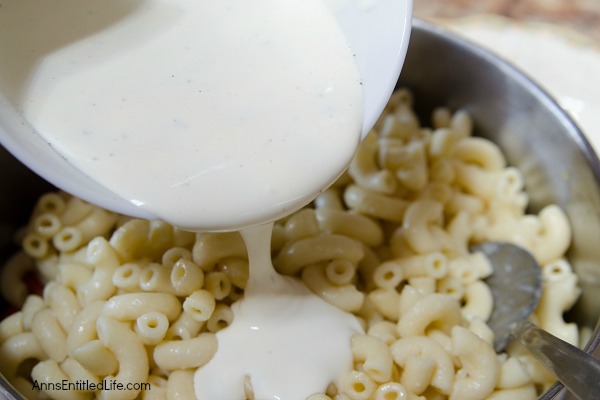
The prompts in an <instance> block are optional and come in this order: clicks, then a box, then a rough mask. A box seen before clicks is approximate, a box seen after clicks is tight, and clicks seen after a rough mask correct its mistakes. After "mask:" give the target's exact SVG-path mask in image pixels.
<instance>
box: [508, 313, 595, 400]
mask: <svg viewBox="0 0 600 400" xmlns="http://www.w3.org/2000/svg"><path fill="white" fill-rule="evenodd" d="M511 334H512V335H513V336H514V337H515V339H517V340H518V341H519V342H520V343H521V344H522V345H524V346H525V347H526V348H527V350H529V351H530V352H531V354H533V355H534V356H535V357H536V358H537V359H538V360H539V361H540V362H541V363H542V364H543V365H544V366H545V367H546V368H547V369H548V370H549V371H550V372H552V373H553V374H554V375H555V376H556V377H557V378H558V380H559V381H560V382H561V383H562V384H563V385H564V386H565V387H566V388H567V389H568V390H569V391H570V392H571V393H572V394H573V395H574V396H575V397H577V398H578V399H580V400H591V399H597V398H598V393H600V360H598V359H597V358H594V357H593V356H592V355H590V354H587V353H586V352H584V351H583V350H581V349H578V348H577V347H575V346H573V345H571V344H569V343H567V342H565V341H563V340H561V339H559V338H557V337H555V336H552V335H551V334H549V333H548V332H546V331H544V330H542V329H541V328H538V327H537V326H535V325H533V324H532V323H530V322H529V321H527V320H521V321H519V322H516V323H515V324H514V325H513V326H512V332H511Z"/></svg>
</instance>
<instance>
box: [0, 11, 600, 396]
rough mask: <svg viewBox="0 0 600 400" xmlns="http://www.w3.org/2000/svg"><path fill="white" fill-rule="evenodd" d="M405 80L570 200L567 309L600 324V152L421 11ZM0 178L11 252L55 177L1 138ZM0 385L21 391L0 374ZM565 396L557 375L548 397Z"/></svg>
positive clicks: (537, 197)
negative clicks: (574, 291)
mask: <svg viewBox="0 0 600 400" xmlns="http://www.w3.org/2000/svg"><path fill="white" fill-rule="evenodd" d="M399 86H402V87H408V88H410V89H411V90H412V91H413V93H414V97H415V105H416V107H417V110H418V112H419V113H420V115H421V116H422V118H423V120H424V121H425V120H428V118H429V115H430V112H431V111H432V109H433V108H434V107H436V106H440V105H446V106H449V107H451V108H459V107H461V108H466V109H468V110H469V111H470V112H471V114H472V115H473V117H474V120H475V126H476V132H477V134H479V135H481V136H485V137H488V138H490V139H492V140H493V141H495V142H496V143H498V144H499V145H500V146H501V147H502V149H503V150H504V152H505V153H506V155H507V157H508V159H509V162H510V163H511V164H512V165H515V166H517V167H518V168H520V169H521V170H522V171H523V173H524V175H525V179H526V185H527V191H528V193H529V194H530V196H531V208H532V211H535V210H537V209H539V208H540V207H542V206H544V205H546V204H548V203H556V204H559V205H560V206H562V207H563V208H564V209H565V210H566V212H567V214H568V216H569V218H570V220H571V222H572V228H573V245H572V248H571V250H570V252H569V256H570V261H571V263H572V265H573V267H574V269H575V270H576V272H577V274H578V275H579V278H580V285H581V286H582V288H583V294H582V296H581V299H580V301H579V302H578V303H577V305H576V306H575V308H574V310H573V311H572V312H570V313H569V315H568V316H567V318H568V319H569V320H573V321H576V322H578V323H580V324H585V325H587V326H590V327H595V326H596V325H597V321H598V316H599V315H600V290H599V289H600V246H598V245H597V243H600V185H599V182H600V162H599V161H598V159H597V158H596V156H595V155H594V153H593V150H592V149H591V147H590V145H589V143H588V142H587V141H586V140H585V139H584V137H583V136H582V135H581V132H580V131H579V130H578V128H577V127H576V126H575V125H574V124H573V122H572V121H571V120H570V119H569V118H568V116H567V115H566V114H565V113H564V112H563V111H562V110H561V109H560V108H559V106H558V105H557V104H556V103H555V102H554V101H553V100H552V99H551V98H549V97H548V96H547V95H546V94H545V93H544V92H543V91H542V90H541V89H540V88H539V87H538V86H536V84H535V83H533V81H532V80H531V79H530V78H528V77H526V76H524V75H522V74H521V73H519V72H517V71H515V70H514V69H513V67H511V66H510V65H508V64H506V63H505V62H503V61H502V60H500V59H498V58H496V57H495V56H493V55H491V54H489V53H488V52H485V51H483V50H481V49H480V48H478V47H476V46H474V45H471V44H470V43H468V42H465V41H463V40H461V39H459V38H457V37H454V36H452V35H449V34H448V33H447V32H446V31H444V30H442V29H441V28H439V27H436V26H433V25H430V24H427V23H424V22H422V21H415V22H414V26H413V32H412V37H411V42H410V46H409V52H408V56H407V59H406V63H405V66H404V69H403V72H402V75H401V78H400V81H399ZM0 187H1V188H2V189H1V190H0V259H2V260H3V259H4V258H5V257H6V256H7V255H8V254H10V253H11V252H12V251H14V249H15V247H14V244H13V242H12V240H13V239H12V238H13V235H14V233H15V230H16V229H17V228H18V227H19V226H21V225H23V224H24V223H25V222H26V219H27V216H28V214H29V212H30V210H31V208H32V206H33V204H34V202H35V201H36V199H37V197H38V196H39V195H40V194H42V193H44V192H45V191H47V190H48V189H50V188H51V186H50V185H49V184H48V183H46V182H44V181H43V180H42V179H40V178H38V177H37V176H36V175H35V174H33V173H31V172H30V171H29V170H27V169H26V168H25V167H24V166H23V165H21V164H20V163H19V162H18V161H16V160H15V159H14V158H13V157H12V156H10V154H8V153H7V152H6V151H5V150H4V149H3V148H1V147H0ZM3 304H4V303H2V305H0V306H2V307H4V305H3ZM598 342H599V332H598V329H596V330H595V331H594V334H593V336H592V339H591V340H590V341H589V342H588V344H587V346H586V350H587V351H589V352H597V353H598V355H600V350H598V347H599V346H598ZM0 394H4V395H5V396H6V397H8V398H9V399H13V398H14V399H19V398H21V397H19V396H18V394H16V392H14V391H12V389H10V388H9V387H8V384H7V383H6V381H5V380H4V379H3V378H2V377H1V376H0ZM566 397H567V395H565V393H563V391H561V386H560V385H558V384H557V385H555V386H554V387H553V388H551V389H550V390H549V391H548V392H547V393H546V394H544V396H542V399H550V398H555V399H558V398H561V399H562V398H566Z"/></svg>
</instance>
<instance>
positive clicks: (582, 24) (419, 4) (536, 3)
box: [414, 0, 600, 41]
mask: <svg viewBox="0 0 600 400" xmlns="http://www.w3.org/2000/svg"><path fill="white" fill-rule="evenodd" d="M414 14H415V16H417V17H420V18H423V19H453V18H460V17H466V16H472V15H479V14H496V15H500V16H504V17H509V18H512V19H516V20H519V21H527V22H544V23H552V24H558V25H561V26H564V27H567V28H570V29H573V30H575V31H577V32H579V33H581V34H584V35H587V36H589V37H591V38H593V39H595V40H597V41H600V1H598V0H414Z"/></svg>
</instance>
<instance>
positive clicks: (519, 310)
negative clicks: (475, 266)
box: [472, 242, 600, 400]
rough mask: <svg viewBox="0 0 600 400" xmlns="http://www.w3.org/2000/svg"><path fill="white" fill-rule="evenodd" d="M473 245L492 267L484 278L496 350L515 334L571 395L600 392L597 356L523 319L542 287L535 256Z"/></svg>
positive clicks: (510, 247) (584, 397)
mask: <svg viewBox="0 0 600 400" xmlns="http://www.w3.org/2000/svg"><path fill="white" fill-rule="evenodd" d="M472 250H473V251H478V252H482V253H483V254H485V255H486V257H487V258H488V260H489V261H490V263H491V264H492V267H493V270H494V272H493V274H492V275H491V276H490V277H489V278H488V279H487V280H486V283H487V284H488V286H489V287H490V290H491V292H492V297H493V299H494V308H493V310H492V314H491V316H490V318H489V320H488V321H487V323H488V325H489V327H490V328H491V329H492V331H493V332H494V349H495V350H496V352H497V353H500V352H502V351H503V350H504V349H505V347H506V346H507V345H508V343H509V342H510V340H511V339H517V340H518V341H519V343H521V344H522V345H523V346H525V347H526V348H527V350H529V352H531V354H533V355H534V356H535V357H536V358H537V359H538V360H539V361H540V362H541V363H542V364H543V365H544V366H545V367H546V368H547V369H548V371H550V372H552V373H553V374H554V375H555V376H556V377H557V379H558V380H559V381H560V382H561V383H562V384H563V385H564V386H565V387H566V388H567V389H568V390H569V391H570V392H571V393H572V394H573V395H574V396H575V397H577V398H578V399H580V400H588V399H595V398H596V396H597V395H598V393H600V360H598V359H597V358H594V357H593V356H591V355H589V354H588V353H586V352H584V351H583V350H581V349H578V348H577V347H575V346H573V345H571V344H569V343H567V342H565V341H563V340H561V339H559V338H557V337H555V336H553V335H551V334H550V333H548V332H546V331H544V330H542V329H541V328H539V327H537V326H536V325H534V324H532V323H531V322H529V321H528V320H527V318H528V317H529V315H531V313H532V312H533V311H534V309H535V307H536V306H537V303H538V301H539V299H540V296H541V292H542V275H541V268H540V266H539V265H538V263H537V261H536V260H535V258H534V257H533V256H532V255H531V254H530V253H529V252H528V251H527V250H525V249H523V248H521V247H519V246H516V245H514V244H510V243H504V242H486V243H481V244H478V245H476V246H474V247H473V249H472Z"/></svg>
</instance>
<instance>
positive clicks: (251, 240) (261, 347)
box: [195, 224, 362, 400]
mask: <svg viewBox="0 0 600 400" xmlns="http://www.w3.org/2000/svg"><path fill="white" fill-rule="evenodd" d="M272 227H273V225H272V224H267V225H263V226H260V227H258V228H254V229H250V230H246V231H244V232H243V236H244V240H245V241H246V244H247V247H248V256H249V261H250V277H249V280H248V283H247V286H246V291H245V297H244V299H242V300H241V301H239V302H237V303H235V304H234V305H233V306H232V310H233V313H234V319H233V323H232V324H231V325H230V326H229V327H227V328H226V329H223V330H221V331H219V332H218V333H217V338H218V341H219V350H218V351H217V354H216V355H215V356H214V358H213V359H212V360H211V361H210V362H209V363H208V364H207V365H205V366H203V367H201V368H199V369H198V370H197V372H196V374H195V392H196V396H197V398H198V399H200V400H204V399H206V400H212V399H242V400H243V399H245V398H246V397H245V393H244V383H245V382H249V383H250V384H251V387H252V390H253V393H254V398H256V399H261V400H267V399H273V400H277V399H286V400H304V399H306V398H307V397H308V396H310V395H311V394H314V393H316V392H319V391H324V390H325V388H327V386H328V385H329V384H330V383H332V382H336V381H337V380H338V379H339V377H340V376H341V373H342V372H343V371H344V370H347V371H350V370H351V368H352V353H351V352H350V351H349V348H350V338H351V337H352V336H353V335H355V334H358V333H362V328H361V326H360V324H359V323H358V321H357V320H356V318H355V317H354V316H352V315H351V314H347V313H344V312H342V311H340V310H339V309H338V308H336V307H334V306H332V305H330V304H328V303H326V302H325V301H323V300H321V298H319V297H318V296H316V295H314V294H313V293H312V292H310V291H309V290H308V289H307V288H306V287H305V286H304V285H303V284H302V283H301V282H300V281H298V280H296V279H294V278H291V277H285V276H282V275H279V274H277V273H276V272H275V270H274V269H273V266H272V265H271V254H270V252H269V244H270V238H271V231H272ZM223 371H227V373H226V377H227V378H226V379H223V376H224V374H223Z"/></svg>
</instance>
